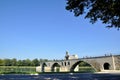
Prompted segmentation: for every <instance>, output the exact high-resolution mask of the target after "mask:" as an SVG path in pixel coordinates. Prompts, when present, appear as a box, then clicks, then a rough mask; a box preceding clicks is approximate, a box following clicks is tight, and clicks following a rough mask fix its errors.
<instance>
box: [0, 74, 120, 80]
mask: <svg viewBox="0 0 120 80" xmlns="http://www.w3.org/2000/svg"><path fill="white" fill-rule="evenodd" d="M0 80H120V73H119V74H118V73H116V74H115V73H114V74H108V73H101V74H99V73H95V74H92V73H66V74H39V75H17V74H8V75H0Z"/></svg>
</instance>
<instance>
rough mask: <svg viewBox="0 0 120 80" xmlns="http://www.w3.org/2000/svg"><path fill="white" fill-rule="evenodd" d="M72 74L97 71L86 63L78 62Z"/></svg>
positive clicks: (74, 65)
mask: <svg viewBox="0 0 120 80" xmlns="http://www.w3.org/2000/svg"><path fill="white" fill-rule="evenodd" d="M70 72H95V69H94V68H93V67H92V66H91V65H90V64H88V63H87V62H84V61H78V62H76V63H75V64H73V65H72V67H71V68H70Z"/></svg>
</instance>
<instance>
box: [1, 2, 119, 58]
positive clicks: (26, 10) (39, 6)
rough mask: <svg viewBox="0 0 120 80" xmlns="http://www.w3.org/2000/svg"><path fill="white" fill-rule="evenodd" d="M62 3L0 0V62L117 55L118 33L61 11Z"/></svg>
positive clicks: (63, 8)
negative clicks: (3, 60) (12, 59)
mask: <svg viewBox="0 0 120 80" xmlns="http://www.w3.org/2000/svg"><path fill="white" fill-rule="evenodd" d="M65 5H66V1H65V0H48V1H46V0H0V58H2V59H4V58H17V59H26V58H29V59H34V58H38V59H39V58H43V59H63V58H64V55H65V52H66V51H68V52H69V53H70V54H71V55H73V54H77V55H78V56H79V57H83V56H103V55H104V54H109V53H112V54H120V42H119V41H120V31H118V30H117V29H115V28H111V29H108V28H106V27H105V26H106V25H103V24H102V23H101V22H100V21H98V22H97V23H95V24H91V23H89V19H84V16H81V17H74V15H73V13H71V12H69V11H66V10H65Z"/></svg>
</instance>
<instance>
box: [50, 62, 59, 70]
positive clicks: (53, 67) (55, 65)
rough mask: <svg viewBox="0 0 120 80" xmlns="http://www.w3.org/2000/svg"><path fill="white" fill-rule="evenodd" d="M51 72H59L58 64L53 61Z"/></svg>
mask: <svg viewBox="0 0 120 80" xmlns="http://www.w3.org/2000/svg"><path fill="white" fill-rule="evenodd" d="M51 71H52V72H59V71H60V64H58V63H54V64H53V65H52V67H51Z"/></svg>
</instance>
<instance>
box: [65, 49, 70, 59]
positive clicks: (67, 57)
mask: <svg viewBox="0 0 120 80" xmlns="http://www.w3.org/2000/svg"><path fill="white" fill-rule="evenodd" d="M68 59H69V54H68V51H66V55H65V60H68Z"/></svg>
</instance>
